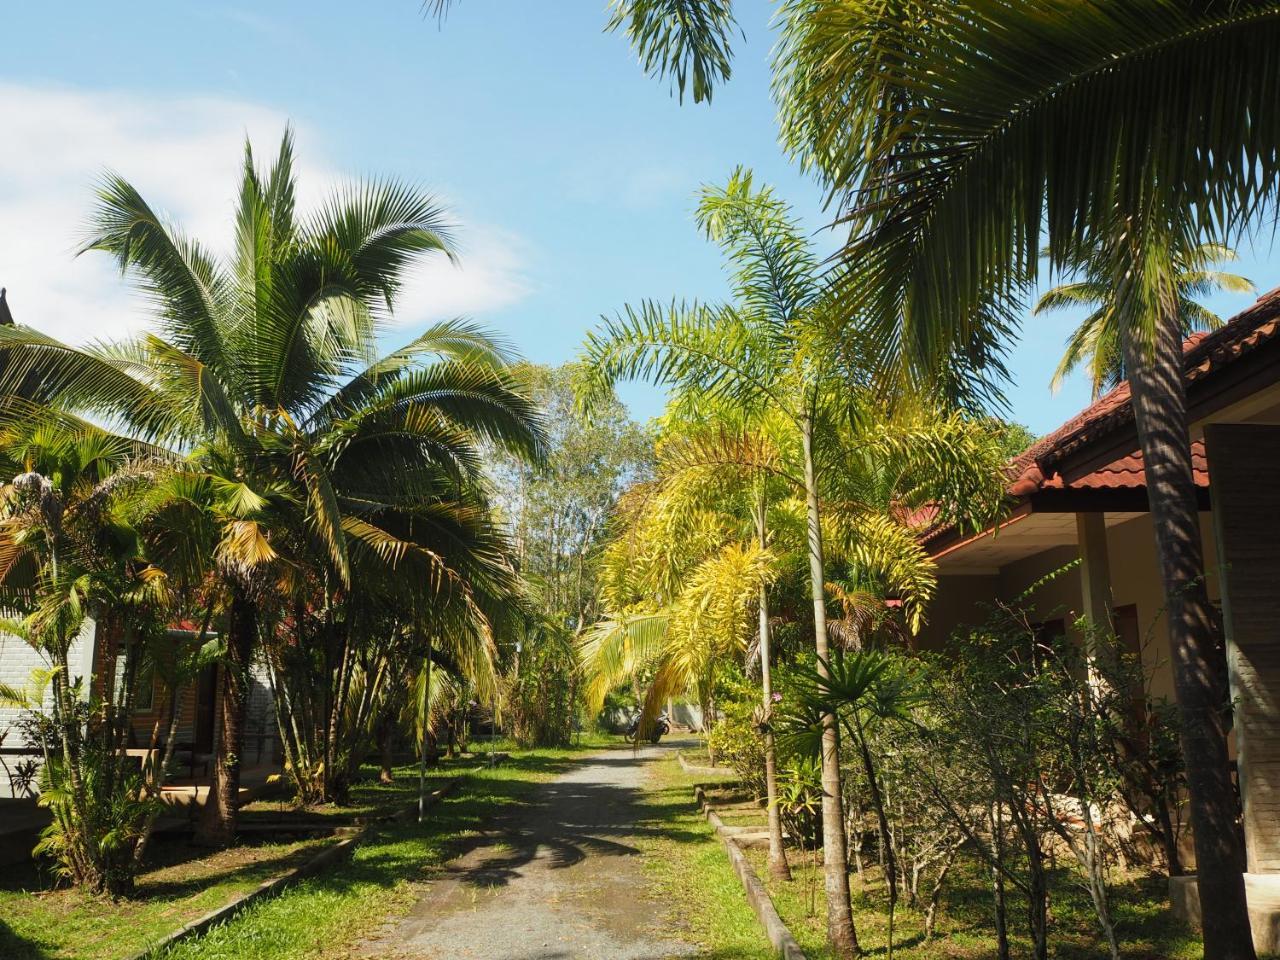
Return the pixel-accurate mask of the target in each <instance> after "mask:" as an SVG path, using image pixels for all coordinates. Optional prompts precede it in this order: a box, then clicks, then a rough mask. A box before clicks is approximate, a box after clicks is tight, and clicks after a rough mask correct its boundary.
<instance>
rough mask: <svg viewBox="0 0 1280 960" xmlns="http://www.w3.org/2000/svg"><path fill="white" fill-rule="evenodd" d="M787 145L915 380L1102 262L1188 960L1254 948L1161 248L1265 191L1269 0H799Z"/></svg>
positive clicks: (867, 306) (1227, 229) (1233, 221)
mask: <svg viewBox="0 0 1280 960" xmlns="http://www.w3.org/2000/svg"><path fill="white" fill-rule="evenodd" d="M791 10H792V12H793V14H794V15H793V16H791V17H790V18H789V19H788V23H787V27H786V29H785V36H784V40H783V43H782V45H781V49H780V55H779V70H780V73H779V79H778V83H779V91H780V93H781V95H782V99H783V104H784V108H783V115H784V121H785V122H784V136H785V138H786V139H787V141H788V142H789V143H790V145H791V146H792V147H793V148H794V149H795V151H796V152H797V153H798V154H800V155H801V156H802V157H803V158H804V159H805V161H806V162H807V163H809V164H811V165H812V166H813V167H814V168H816V169H817V170H818V171H819V172H820V173H821V174H822V176H823V177H824V179H825V180H826V182H827V184H828V185H829V187H830V188H831V189H832V191H833V193H834V194H835V195H836V196H837V197H838V198H839V199H840V202H841V203H842V206H843V209H844V210H845V211H846V213H847V216H848V218H849V220H850V222H851V236H850V241H849V245H848V248H847V249H846V251H845V259H846V261H847V262H848V263H850V264H851V265H856V269H855V270H853V271H852V272H851V273H852V279H854V280H855V282H854V283H850V284H848V285H847V286H846V291H847V301H846V302H847V303H848V305H849V306H850V308H851V310H852V309H855V308H856V312H857V314H858V315H859V317H860V319H861V321H862V326H863V327H864V329H865V330H869V331H871V333H872V337H871V342H873V343H877V344H879V345H880V351H879V356H880V359H881V360H882V361H883V364H884V365H885V366H886V367H887V368H890V369H893V370H896V371H899V372H900V374H902V375H903V376H905V377H906V378H908V379H911V380H917V381H920V380H923V381H924V382H926V383H927V382H928V379H929V377H930V375H931V372H932V371H933V370H934V369H935V368H936V367H937V365H938V362H939V359H940V358H943V357H950V356H953V355H955V354H956V353H957V352H963V351H965V350H967V349H968V345H969V343H970V342H971V340H972V338H973V337H974V336H975V335H982V336H986V337H988V338H994V340H995V342H997V343H998V342H1000V341H1001V340H1003V339H1004V336H1005V328H1006V327H1007V326H1008V325H1009V324H1010V323H1012V321H1013V320H1014V319H1015V318H1016V307H1017V302H1018V299H1019V298H1020V295H1021V294H1022V293H1023V292H1025V290H1026V289H1027V287H1028V285H1029V284H1030V283H1031V282H1033V281H1034V279H1035V277H1036V274H1037V271H1038V270H1039V269H1040V259H1041V258H1040V250H1041V246H1042V243H1043V242H1044V241H1045V240H1046V239H1047V247H1048V258H1047V262H1048V264H1049V267H1050V269H1051V270H1054V271H1059V270H1063V269H1070V268H1072V267H1073V266H1074V265H1075V264H1077V263H1078V262H1079V261H1080V260H1082V259H1090V258H1092V257H1097V258H1099V260H1100V262H1102V263H1105V265H1106V266H1105V276H1106V277H1107V278H1108V280H1109V283H1110V285H1111V286H1112V287H1113V294H1112V296H1113V297H1114V302H1115V304H1116V311H1117V312H1116V328H1117V330H1118V332H1119V343H1120V348H1121V353H1122V355H1123V358H1124V367H1125V371H1126V373H1127V374H1128V376H1129V382H1130V386H1131V389H1132V394H1133V410H1134V415H1135V420H1136V423H1137V430H1138V437H1139V442H1140V447H1141V450H1142V454H1143V462H1144V465H1145V469H1146V474H1147V488H1148V490H1150V491H1151V493H1152V497H1151V501H1152V502H1151V507H1152V518H1153V520H1154V526H1155V530H1156V543H1157V553H1158V558H1159V565H1160V571H1161V579H1162V581H1163V583H1164V584H1165V592H1166V597H1165V599H1166V609H1167V611H1168V615H1169V616H1168V620H1169V628H1170V641H1171V646H1172V656H1171V661H1172V662H1173V664H1174V671H1175V687H1176V690H1177V696H1178V703H1179V708H1180V710H1181V712H1182V719H1183V723H1182V729H1183V751H1184V756H1185V759H1186V766H1187V771H1188V781H1189V784H1190V801H1191V802H1190V808H1191V813H1192V822H1193V826H1194V833H1195V841H1196V858H1197V863H1198V869H1199V871H1200V876H1201V883H1200V889H1201V891H1202V894H1201V896H1202V902H1203V910H1204V916H1205V919H1206V922H1205V952H1206V956H1208V957H1211V958H1215V960H1217V958H1225V957H1230V958H1235V957H1252V956H1253V948H1252V945H1251V943H1250V941H1249V923H1248V917H1247V911H1246V908H1245V899H1244V883H1243V879H1242V878H1241V875H1240V863H1241V860H1242V857H1241V849H1240V843H1239V839H1238V837H1237V835H1236V830H1235V819H1236V802H1235V798H1234V795H1233V791H1232V786H1231V783H1230V778H1229V775H1228V769H1229V767H1228V759H1227V757H1228V755H1227V737H1226V728H1225V725H1224V716H1225V712H1224V711H1223V710H1222V703H1221V699H1222V698H1221V691H1222V690H1224V689H1225V684H1224V682H1223V677H1224V671H1225V664H1224V663H1223V659H1222V656H1221V654H1220V652H1218V651H1217V649H1216V644H1215V641H1214V636H1213V626H1212V618H1211V615H1210V610H1209V606H1208V601H1207V597H1206V594H1205V590H1204V581H1203V553H1202V547H1201V543H1200V536H1199V526H1198V521H1197V513H1196V498H1195V487H1194V482H1193V476H1192V469H1191V457H1190V448H1189V440H1188V423H1187V409H1186V398H1185V394H1184V386H1183V379H1182V351H1181V336H1180V334H1181V317H1180V314H1179V306H1178V304H1179V298H1178V295H1177V274H1178V270H1177V267H1176V265H1175V263H1174V258H1173V256H1172V254H1171V252H1170V251H1174V250H1179V249H1184V250H1185V249H1193V248H1194V247H1195V246H1196V245H1197V244H1199V243H1200V242H1202V240H1203V239H1204V237H1205V235H1206V234H1209V235H1211V236H1212V235H1213V234H1217V235H1218V236H1220V237H1230V236H1231V235H1233V234H1234V233H1236V232H1238V231H1240V230H1242V229H1244V228H1245V227H1247V226H1248V224H1249V223H1250V221H1251V220H1252V219H1253V218H1254V217H1255V216H1256V215H1257V214H1258V213H1259V211H1260V210H1261V208H1263V207H1264V206H1266V205H1268V204H1270V203H1271V202H1272V201H1273V200H1274V199H1275V195H1276V191H1277V187H1280V114H1277V112H1276V111H1275V110H1274V109H1272V101H1273V99H1274V93H1275V90H1276V88H1277V86H1278V85H1280V53H1278V51H1280V45H1278V44H1277V40H1280V3H1277V2H1276V0H1246V2H1240V3H1231V4H1203V3H1193V2H1186V0H1178V2H1167V0H1124V2H1117V3H1106V4H1086V5H1083V6H1082V5H1081V4H1079V3H1075V2H1071V0H1040V2H1036V3H1024V4H1010V3H1004V2H1001V0H954V2H948V3H945V4H924V3H916V2H906V3H901V4H891V5H890V6H888V7H885V6H884V5H883V4H872V3H853V4H849V3H837V2H834V0H831V2H825V0H818V2H812V3H810V2H800V3H796V4H794V5H793V6H792V7H791Z"/></svg>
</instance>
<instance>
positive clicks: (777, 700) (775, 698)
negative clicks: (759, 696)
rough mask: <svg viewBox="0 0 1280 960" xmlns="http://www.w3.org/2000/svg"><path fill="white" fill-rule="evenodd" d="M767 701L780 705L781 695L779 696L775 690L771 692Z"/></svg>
mask: <svg viewBox="0 0 1280 960" xmlns="http://www.w3.org/2000/svg"><path fill="white" fill-rule="evenodd" d="M769 699H770V700H772V701H773V702H774V703H781V702H782V694H780V693H779V692H778V691H777V690H775V691H773V693H772V694H771V695H770V697H769Z"/></svg>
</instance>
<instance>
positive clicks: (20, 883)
mask: <svg viewBox="0 0 1280 960" xmlns="http://www.w3.org/2000/svg"><path fill="white" fill-rule="evenodd" d="M576 752H578V751H575V750H537V751H529V752H527V753H522V754H519V755H516V756H513V757H512V759H510V760H509V761H507V762H506V763H505V764H503V765H502V766H500V767H497V768H494V769H482V770H478V771H476V772H474V773H471V774H469V775H468V776H467V777H466V779H465V781H464V782H463V784H461V785H460V786H459V788H458V789H457V790H455V791H454V792H453V793H452V794H451V795H450V796H448V797H446V798H445V799H444V800H443V801H441V802H440V803H439V804H437V805H436V806H435V807H433V808H431V810H430V811H429V814H428V821H427V822H426V823H424V824H422V825H419V824H417V823H408V824H393V825H386V826H384V827H382V828H380V829H379V832H378V833H377V835H376V836H375V837H374V838H373V839H371V840H370V841H368V842H366V843H365V844H363V845H361V846H360V847H358V848H357V849H356V852H355V854H354V856H353V858H352V861H351V862H350V863H348V864H344V865H342V866H341V867H339V868H336V869H331V870H329V871H326V872H325V873H324V874H322V875H321V876H318V877H315V878H312V879H310V880H307V881H304V882H302V883H300V884H298V885H297V886H296V887H293V888H291V889H289V890H288V891H286V892H285V893H283V894H282V895H281V896H279V897H276V898H274V899H270V900H266V901H261V902H260V903H258V904H256V905H253V906H251V907H249V908H247V909H246V910H245V911H244V912H243V913H241V914H239V915H238V916H237V917H235V918H234V919H232V920H231V921H229V922H228V923H226V924H225V925H223V926H220V927H218V928H216V929H215V930H213V931H211V932H210V933H209V934H208V935H206V936H204V937H202V938H200V939H198V940H193V941H190V942H188V943H185V944H181V945H179V946H178V947H176V948H175V949H173V950H172V951H170V952H169V953H168V954H166V956H172V957H181V958H197V957H199V958H205V957H209V958H213V957H226V958H237V960H239V958H244V960H254V958H261V960H285V958H302V957H308V958H311V957H319V956H326V955H335V956H340V955H343V954H342V953H341V952H340V951H341V949H342V948H343V947H344V946H345V945H346V944H350V943H351V942H352V941H354V940H357V939H359V938H360V937H361V936H362V935H363V934H364V933H366V932H368V931H369V929H370V928H371V925H373V924H376V923H377V922H378V921H379V920H380V919H381V918H382V917H383V916H386V915H390V914H394V913H396V912H397V911H402V910H405V909H407V908H408V906H409V904H410V903H412V900H413V883H414V881H417V880H420V879H422V878H423V877H424V876H425V875H426V874H427V872H428V871H430V870H431V869H433V868H434V867H436V866H438V865H439V864H440V863H442V862H443V861H445V860H447V859H449V857H450V856H451V855H452V853H453V851H455V850H456V849H457V848H458V845H459V844H460V843H461V842H463V841H465V839H466V838H467V837H469V836H473V835H474V834H475V833H476V832H477V831H478V830H479V828H480V827H481V826H482V825H483V824H484V823H485V821H486V820H487V819H488V818H489V817H491V816H492V815H493V813H494V812H495V811H496V810H497V809H498V808H499V807H501V806H503V805H504V804H508V803H518V802H520V801H521V800H522V799H523V798H524V797H525V796H527V795H528V793H529V792H530V791H531V790H532V789H533V787H534V786H535V785H536V784H537V783H539V782H541V781H543V780H546V779H549V778H550V777H553V776H555V775H556V774H557V773H559V772H561V771H562V770H564V769H565V768H566V767H567V765H568V763H569V758H571V757H572V756H573V755H574V754H575V753H576ZM464 766H465V767H466V768H469V769H473V768H474V767H475V760H474V759H471V760H466V761H463V762H460V763H456V764H453V765H450V764H447V763H446V764H443V765H442V766H441V767H440V768H437V769H435V770H433V771H430V774H431V776H432V779H435V780H439V779H442V778H447V777H449V776H454V775H457V774H458V773H459V772H460V771H461V768H462V767H464ZM397 772H398V774H399V775H400V776H399V778H398V782H397V783H395V784H394V785H391V786H384V785H379V784H377V783H376V782H371V783H362V784H360V785H358V786H357V788H356V789H355V790H354V791H353V806H352V807H351V808H343V809H341V810H338V809H330V810H325V809H323V808H322V809H321V810H319V811H315V812H312V811H308V812H306V813H305V814H295V813H293V812H291V811H290V810H289V809H288V808H287V807H284V806H282V805H281V804H280V803H278V802H271V801H260V802H258V803H255V804H253V805H251V807H249V808H247V810H248V814H249V815H248V817H247V819H250V820H252V819H269V820H277V819H282V818H283V819H289V818H290V817H296V818H298V819H302V820H307V819H315V818H325V817H331V818H333V820H334V821H335V822H338V821H341V820H346V819H351V818H352V817H353V816H365V817H368V816H370V815H375V816H376V815H377V814H379V813H382V812H387V811H391V810H395V809H399V808H400V807H402V806H404V805H405V804H407V803H408V802H410V801H411V800H412V799H414V798H416V796H417V778H416V771H414V772H413V775H412V776H410V775H409V774H410V771H409V770H408V769H407V768H405V769H401V770H399V771H397ZM332 842H333V840H331V839H328V838H325V839H310V840H303V841H297V840H291V841H289V842H287V843H260V844H253V845H243V846H239V847H236V848H234V849H233V850H230V851H224V852H222V853H219V854H214V855H210V856H207V857H205V858H203V859H199V860H192V859H189V854H188V859H181V860H180V861H179V862H177V863H172V864H167V865H165V866H162V867H161V868H160V869H158V870H153V871H150V872H148V873H147V874H144V875H143V877H141V878H140V883H139V894H138V896H137V897H136V898H135V899H133V900H129V901H121V902H116V903H112V902H110V901H108V900H104V899H95V898H90V897H86V896H83V895H82V894H80V893H79V892H78V891H75V890H69V889H58V890H50V889H48V885H47V881H45V880H44V879H42V878H40V877H38V876H36V875H35V873H34V872H28V873H22V874H20V875H14V876H10V877H9V878H7V879H4V880H3V881H0V957H3V958H4V960H55V958H56V960H118V958H123V957H128V956H131V955H132V954H134V953H137V952H139V951H141V950H144V949H146V947H147V946H148V945H149V944H152V943H154V942H156V941H157V940H159V939H160V938H161V937H162V936H164V935H165V934H167V933H169V932H171V931H172V930H175V929H177V928H178V927H180V926H182V925H183V924H184V923H187V922H189V921H190V920H192V919H195V918H196V917H198V916H201V915H203V914H204V913H207V912H208V911H210V910H212V909H215V908H216V907H219V906H221V905H222V904H224V903H226V902H227V901H229V900H231V899H232V898H233V897H234V896H235V895H237V894H239V893H241V892H243V891H245V890H248V889H251V888H252V887H254V886H257V885H258V884H259V883H261V882H262V881H263V880H266V879H268V878H270V877H273V876H277V875H279V874H281V873H283V872H285V871H286V870H288V869H291V868H292V867H294V866H296V865H298V864H299V863H300V862H302V861H304V860H306V859H307V858H309V857H310V856H311V855H313V854H314V852H315V851H316V850H318V849H319V848H320V846H322V845H324V844H326V843H332ZM175 846H178V847H181V850H183V851H187V850H188V849H189V848H186V847H185V846H182V845H175ZM160 849H161V848H160V847H159V846H157V850H160ZM336 951H338V952H336Z"/></svg>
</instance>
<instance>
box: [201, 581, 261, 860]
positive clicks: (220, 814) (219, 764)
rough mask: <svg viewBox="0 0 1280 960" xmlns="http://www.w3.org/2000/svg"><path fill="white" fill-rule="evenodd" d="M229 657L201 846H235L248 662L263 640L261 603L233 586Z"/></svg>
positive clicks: (223, 676) (221, 691) (221, 688)
mask: <svg viewBox="0 0 1280 960" xmlns="http://www.w3.org/2000/svg"><path fill="white" fill-rule="evenodd" d="M228 619H229V624H228V629H227V658H226V662H225V663H224V664H223V666H222V669H221V671H220V673H221V683H220V684H219V691H218V694H219V697H220V701H221V702H220V703H219V705H218V706H219V713H220V714H221V718H220V722H219V725H218V737H217V741H216V742H215V744H214V751H213V766H212V771H211V773H212V780H211V782H210V784H209V796H208V799H207V800H206V801H205V805H204V809H203V810H201V811H200V820H199V822H198V823H197V824H196V834H195V841H196V843H198V844H201V845H202V846H209V847H226V846H230V844H231V842H232V841H233V840H235V836H236V819H237V816H236V814H237V811H236V803H237V802H238V800H239V796H240V759H241V755H242V754H243V752H244V721H245V708H246V707H247V706H248V702H249V661H250V659H251V658H252V657H253V648H254V644H255V643H256V642H257V639H258V606H257V604H256V603H255V602H254V601H253V600H252V599H251V598H250V597H249V595H248V594H247V593H246V592H245V591H244V590H243V589H242V588H240V587H238V586H237V587H232V588H231V613H230V617H229V618H228Z"/></svg>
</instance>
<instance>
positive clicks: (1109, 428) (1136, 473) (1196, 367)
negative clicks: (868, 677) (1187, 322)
mask: <svg viewBox="0 0 1280 960" xmlns="http://www.w3.org/2000/svg"><path fill="white" fill-rule="evenodd" d="M1278 337H1280V287H1277V288H1276V289H1274V290H1272V291H1270V292H1269V293H1266V294H1263V295H1262V296H1261V297H1259V298H1258V299H1257V301H1256V302H1255V303H1254V304H1253V305H1252V306H1250V307H1249V308H1247V309H1246V310H1244V311H1242V312H1240V313H1238V314H1236V316H1234V317H1232V318H1231V320H1230V321H1229V322H1227V323H1226V324H1224V325H1223V326H1222V327H1221V328H1220V329H1218V330H1215V331H1213V332H1212V333H1195V334H1192V335H1191V336H1190V337H1188V338H1187V339H1186V341H1185V342H1184V343H1183V364H1184V369H1185V371H1186V374H1185V375H1186V382H1187V385H1188V386H1191V385H1193V384H1195V383H1197V382H1199V381H1201V380H1203V379H1205V378H1206V377H1208V376H1210V375H1212V374H1214V373H1217V372H1219V371H1220V370H1222V369H1223V368H1224V367H1226V366H1229V365H1230V364H1231V363H1233V362H1234V361H1236V360H1238V359H1240V358H1241V357H1242V356H1244V355H1245V354H1247V353H1250V352H1252V351H1253V350H1255V349H1257V348H1258V347H1259V346H1261V345H1262V344H1264V343H1267V342H1269V341H1271V340H1273V339H1277V338H1278ZM1132 420H1133V408H1132V406H1131V405H1130V403H1129V383H1128V381H1125V382H1123V383H1121V384H1120V385H1119V386H1117V387H1116V388H1115V389H1114V390H1112V391H1110V392H1109V393H1107V394H1105V395H1104V396H1102V397H1100V398H1099V399H1098V400H1097V401H1095V402H1094V403H1092V404H1091V405H1090V406H1088V407H1086V408H1085V409H1084V410H1082V411H1080V413H1078V414H1076V415H1075V416H1074V417H1072V418H1071V419H1070V420H1068V421H1067V422H1066V423H1064V424H1063V425H1062V426H1060V427H1059V428H1058V429H1057V430H1054V431H1053V432H1052V433H1050V434H1048V435H1046V436H1044V437H1041V438H1040V439H1039V440H1037V441H1036V442H1035V443H1033V444H1032V445H1031V446H1030V447H1028V448H1027V449H1026V450H1025V451H1023V452H1022V453H1021V454H1019V455H1018V456H1016V457H1014V458H1013V459H1011V460H1010V461H1009V467H1008V470H1009V487H1008V491H1009V495H1010V496H1011V497H1015V498H1017V499H1019V500H1023V501H1025V500H1026V499H1027V498H1029V497H1031V496H1033V495H1034V494H1036V493H1038V492H1040V491H1041V490H1125V489H1129V490H1135V489H1136V490H1141V489H1143V488H1144V487H1145V486H1146V481H1145V478H1144V476H1143V469H1142V454H1141V452H1139V451H1135V452H1133V453H1131V454H1129V455H1127V456H1122V457H1120V458H1118V459H1116V460H1113V461H1112V462H1111V463H1109V464H1107V465H1106V466H1104V467H1100V468H1099V469H1097V470H1094V471H1093V472H1092V473H1090V474H1087V475H1085V476H1083V477H1079V478H1077V479H1075V480H1073V481H1072V482H1071V483H1069V484H1068V483H1065V482H1064V481H1063V479H1062V476H1061V474H1059V473H1057V472H1056V470H1055V465H1056V464H1057V463H1059V462H1061V461H1062V460H1063V459H1064V458H1065V457H1066V456H1067V455H1068V454H1070V453H1072V452H1074V451H1077V450H1080V449H1082V448H1084V447H1087V446H1089V445H1090V444H1093V443H1096V442H1097V441H1099V440H1100V439H1102V438H1104V437H1106V436H1107V435H1109V434H1111V433H1113V432H1115V431H1117V430H1119V429H1121V428H1122V427H1124V426H1126V425H1128V424H1129V423H1130V422H1131V421H1132ZM1191 465H1192V469H1193V470H1194V472H1195V479H1196V485H1197V486H1200V487H1206V488H1207V487H1208V485H1209V468H1208V463H1207V462H1206V460H1205V454H1204V442H1203V441H1201V440H1197V441H1194V442H1193V443H1192V445H1191ZM934 515H936V511H933V513H932V515H926V512H925V511H920V512H919V513H918V514H917V516H916V519H918V520H919V521H921V523H920V526H922V527H923V528H924V529H923V530H922V531H921V534H920V535H921V537H922V539H925V540H933V539H935V538H937V537H939V536H941V535H943V534H944V533H946V528H940V527H937V526H933V525H932V523H931V521H932V520H933V516H934Z"/></svg>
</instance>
